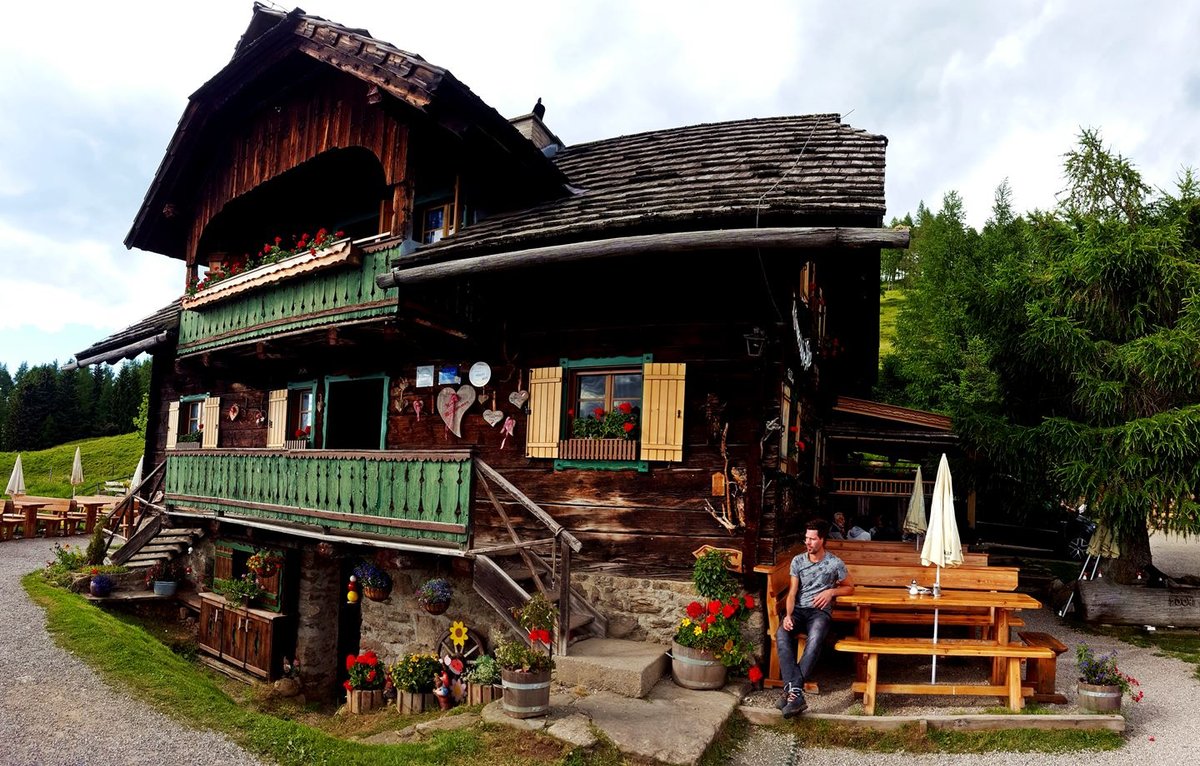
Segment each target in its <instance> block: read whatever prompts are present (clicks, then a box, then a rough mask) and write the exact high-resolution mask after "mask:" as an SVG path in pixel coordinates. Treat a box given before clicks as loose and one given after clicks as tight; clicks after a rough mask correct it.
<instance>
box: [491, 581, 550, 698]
mask: <svg viewBox="0 0 1200 766" xmlns="http://www.w3.org/2000/svg"><path fill="white" fill-rule="evenodd" d="M513 616H514V617H515V618H516V619H517V623H518V624H519V625H520V626H521V627H522V628H524V629H525V630H526V631H528V637H527V638H528V640H527V641H526V640H512V639H508V640H504V641H501V642H500V643H499V644H498V645H497V646H496V664H497V665H499V666H500V682H501V685H502V686H503V701H504V714H505V715H507V716H508V717H510V718H533V717H535V716H544V715H547V714H549V712H550V670H551V668H553V667H554V661H553V660H552V659H551V657H550V646H551V641H552V640H553V638H552V635H551V632H550V630H551V628H552V627H553V626H554V616H555V611H554V606H553V605H552V604H551V603H550V602H549V601H548V600H547V599H546V597H545V596H544V595H542V594H541V593H537V594H534V596H533V598H531V599H529V601H527V602H526V603H525V606H523V607H521V608H520V609H514V610H513Z"/></svg>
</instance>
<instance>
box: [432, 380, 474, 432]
mask: <svg viewBox="0 0 1200 766" xmlns="http://www.w3.org/2000/svg"><path fill="white" fill-rule="evenodd" d="M474 403H475V389H474V388H473V387H472V386H460V387H459V389H458V390H457V391H455V390H454V389H453V388H451V387H450V386H446V387H445V388H443V389H442V390H441V391H438V397H437V411H438V414H439V415H441V416H442V422H444V423H445V424H446V428H447V429H448V430H449V431H450V433H452V434H454V435H455V436H457V437H459V438H462V419H463V415H465V414H466V412H467V410H469V409H470V408H471V405H472V404H474Z"/></svg>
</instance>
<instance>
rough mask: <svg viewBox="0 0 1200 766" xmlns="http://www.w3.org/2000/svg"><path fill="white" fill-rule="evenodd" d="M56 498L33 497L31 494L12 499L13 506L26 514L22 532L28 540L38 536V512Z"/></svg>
mask: <svg viewBox="0 0 1200 766" xmlns="http://www.w3.org/2000/svg"><path fill="white" fill-rule="evenodd" d="M55 499H56V498H49V497H33V496H30V495H18V496H17V497H14V498H13V499H12V504H13V507H14V508H16V509H17V511H18V512H20V513H22V514H24V516H25V525H24V529H23V530H22V534H23V535H25V539H26V540H32V539H33V538H34V537H36V536H37V522H38V519H37V514H38V511H40V510H41V509H42V508H44V507H46V506H47V505H48V504H50V503H52V502H54V500H55Z"/></svg>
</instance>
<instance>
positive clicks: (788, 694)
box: [775, 519, 854, 718]
mask: <svg viewBox="0 0 1200 766" xmlns="http://www.w3.org/2000/svg"><path fill="white" fill-rule="evenodd" d="M828 536H829V522H827V521H825V520H823V519H813V520H812V521H810V522H808V524H807V525H806V526H805V532H804V547H805V549H806V551H805V553H801V554H800V555H799V556H796V557H795V558H793V559H792V566H791V576H792V582H791V587H790V588H788V594H787V614H786V616H785V617H784V618H783V624H782V625H781V626H780V627H779V632H778V633H776V634H775V651H776V653H777V654H778V656H779V668H780V673H781V675H782V676H783V682H784V685H783V697H782V698H781V699H780V700H779V702H778V703H777V705H776V707H778V708H780V709H781V710H783V717H784V718H791V717H792V716H794V715H799V714H800V713H803V712H804V711H805V710H807V709H808V702H806V701H805V699H804V682H805V681H807V680H808V679H809V678H810V677H811V676H812V672H813V667H814V666H815V665H816V664H817V658H818V657H820V655H821V645H822V644H823V643H824V642H825V636H826V635H827V634H828V633H829V625H830V622H831V621H832V618H831V613H832V612H833V599H834V598H835V597H837V596H848V595H850V594H851V593H853V592H854V585H853V584H852V583H851V582H850V575H849V573H848V572H847V571H846V565H845V563H843V562H842V560H841V559H839V558H838V557H837V556H835V555H833V554H832V553H830V552H828V551H826V550H825V539H826V537H828ZM800 633H804V634H806V636H807V638H806V639H805V641H804V654H803V655H802V656H801V657H800V664H799V665H797V664H796V636H797V635H798V634H800Z"/></svg>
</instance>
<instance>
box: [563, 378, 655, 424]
mask: <svg viewBox="0 0 1200 766" xmlns="http://www.w3.org/2000/svg"><path fill="white" fill-rule="evenodd" d="M626 409H628V410H629V412H628V413H627V414H628V415H629V416H630V418H632V419H629V418H627V419H626V422H629V423H633V424H635V425H636V418H637V416H638V415H640V414H641V411H642V370H641V368H640V367H639V368H631V369H622V370H579V371H577V372H573V373H572V375H571V407H570V409H569V410H568V411H567V416H568V417H567V433H568V434H569V435H571V436H583V435H589V436H590V435H592V434H586V433H585V432H586V431H588V427H587V423H588V421H589V420H592V421H594V423H593V425H599V424H604V423H605V422H606V416H607V415H610V414H613V413H618V412H621V411H623V410H626ZM613 425H615V426H621V425H622V424H620V423H614V424H613ZM610 430H611V429H610ZM623 430H625V431H627V432H628V433H633V430H634V429H623ZM600 436H608V437H610V438H624V436H625V434H619V433H616V432H615V431H614V432H613V433H609V434H600ZM634 436H636V434H634Z"/></svg>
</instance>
